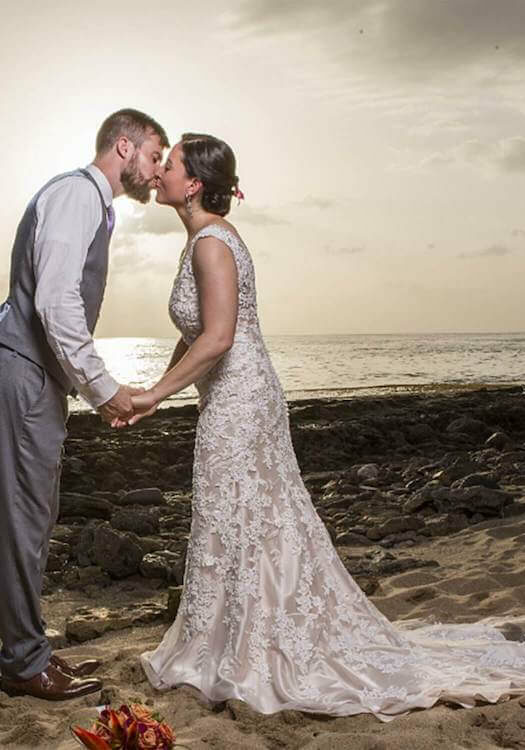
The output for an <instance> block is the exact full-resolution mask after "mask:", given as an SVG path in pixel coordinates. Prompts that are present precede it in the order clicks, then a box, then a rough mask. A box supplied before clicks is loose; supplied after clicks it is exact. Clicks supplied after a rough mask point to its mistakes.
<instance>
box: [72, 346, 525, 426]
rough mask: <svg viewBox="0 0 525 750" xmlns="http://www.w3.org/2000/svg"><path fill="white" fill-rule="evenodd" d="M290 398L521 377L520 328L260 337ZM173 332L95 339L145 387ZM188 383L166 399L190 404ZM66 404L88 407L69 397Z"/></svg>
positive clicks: (110, 362)
mask: <svg viewBox="0 0 525 750" xmlns="http://www.w3.org/2000/svg"><path fill="white" fill-rule="evenodd" d="M265 341H266V345H267V347H268V350H269V352H270V356H271V358H272V361H273V363H274V366H275V368H276V370H277V372H278V374H279V377H280V379H281V383H282V385H283V388H284V391H285V393H286V396H287V398H289V399H305V398H317V397H319V398H320V397H330V396H331V397H337V398H351V397H352V396H353V395H363V394H368V393H372V394H373V393H384V392H396V391H403V390H425V388H428V387H430V386H440V387H442V388H447V387H451V388H452V387H458V386H461V385H466V386H469V385H470V386H473V385H480V386H482V385H503V384H522V383H525V333H433V334H362V335H357V334H353V335H325V336H317V335H316V336H292V335H289V336H265ZM174 345H175V339H156V338H100V339H97V340H96V347H97V350H98V352H99V353H100V354H101V355H102V356H103V357H104V360H105V362H106V364H107V367H108V369H109V371H110V372H111V374H112V375H113V376H114V377H115V378H116V379H117V380H118V381H119V382H121V383H131V384H133V385H141V386H148V385H150V384H151V383H153V382H154V381H155V379H156V378H158V377H159V376H160V375H161V374H162V372H163V371H164V368H165V367H166V365H167V363H168V361H169V358H170V356H171V353H172V351H173V347H174ZM196 394H197V392H196V390H195V388H194V387H193V386H190V387H189V388H186V389H185V390H184V391H181V392H180V393H178V394H176V395H175V396H173V397H172V398H171V399H169V400H168V401H166V402H165V403H164V405H165V406H169V405H176V404H179V403H194V402H195V401H196ZM70 409H71V411H73V412H74V411H85V410H88V409H89V407H88V405H87V404H86V403H85V402H84V401H83V400H82V399H71V403H70Z"/></svg>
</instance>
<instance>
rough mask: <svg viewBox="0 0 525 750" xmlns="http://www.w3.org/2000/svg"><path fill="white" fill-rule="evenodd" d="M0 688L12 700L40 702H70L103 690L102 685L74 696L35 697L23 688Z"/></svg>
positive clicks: (4, 686)
mask: <svg viewBox="0 0 525 750" xmlns="http://www.w3.org/2000/svg"><path fill="white" fill-rule="evenodd" d="M0 688H1V689H2V690H3V692H4V693H6V694H7V695H8V696H9V697H10V698H19V697H22V696H24V695H25V696H29V697H31V698H39V699H40V700H44V701H70V700H74V699H75V698H82V697H83V696H84V695H90V694H91V693H98V692H99V691H100V690H101V689H102V685H96V686H95V685H94V686H93V687H92V688H89V689H86V690H82V691H80V692H78V693H75V694H74V695H53V694H52V693H49V694H48V695H34V694H33V693H28V692H27V690H23V689H22V688H16V687H12V686H11V685H4V684H3V683H2V684H1V685H0Z"/></svg>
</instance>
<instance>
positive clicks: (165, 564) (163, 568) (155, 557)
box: [140, 549, 181, 581]
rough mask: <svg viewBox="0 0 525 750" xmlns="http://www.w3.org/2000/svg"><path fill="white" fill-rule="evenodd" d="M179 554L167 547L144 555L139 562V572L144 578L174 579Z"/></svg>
mask: <svg viewBox="0 0 525 750" xmlns="http://www.w3.org/2000/svg"><path fill="white" fill-rule="evenodd" d="M180 559H181V558H180V555H177V554H176V553H175V552H170V551H169V550H167V549H164V550H159V551H158V552H151V553H150V554H148V555H144V557H143V558H142V562H141V563H140V572H141V573H142V575H143V576H144V578H164V580H166V581H171V580H174V578H175V568H176V566H177V565H178V564H179V562H180Z"/></svg>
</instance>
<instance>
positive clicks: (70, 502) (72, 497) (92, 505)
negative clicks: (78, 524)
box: [59, 492, 113, 521]
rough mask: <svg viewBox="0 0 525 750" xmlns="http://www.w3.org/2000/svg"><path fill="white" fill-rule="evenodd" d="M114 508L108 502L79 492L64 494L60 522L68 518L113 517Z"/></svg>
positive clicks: (62, 494)
mask: <svg viewBox="0 0 525 750" xmlns="http://www.w3.org/2000/svg"><path fill="white" fill-rule="evenodd" d="M112 511H113V507H112V505H111V503H109V502H108V501H107V500H103V499H102V498H101V497H95V496H94V495H82V494H81V493H79V492H62V493H61V495H60V513H59V521H64V520H65V519H66V518H103V519H108V518H110V516H111V513H112Z"/></svg>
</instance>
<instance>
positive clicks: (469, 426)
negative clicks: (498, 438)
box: [447, 415, 489, 438]
mask: <svg viewBox="0 0 525 750" xmlns="http://www.w3.org/2000/svg"><path fill="white" fill-rule="evenodd" d="M447 432H456V433H457V432H461V433H463V434H464V435H469V436H471V437H475V438H480V437H483V438H485V436H486V435H487V433H488V432H489V428H488V427H487V425H486V424H485V422H482V421H481V420H479V419H474V418H473V417H469V416H466V415H464V416H461V417H458V418H457V419H454V420H453V421H452V422H450V424H449V425H448V427H447Z"/></svg>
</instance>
